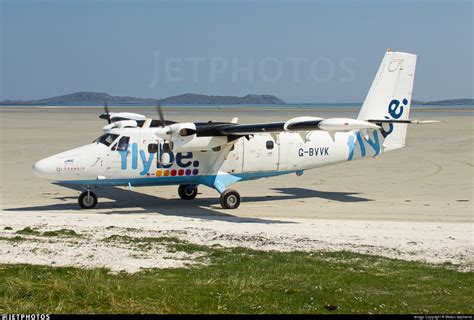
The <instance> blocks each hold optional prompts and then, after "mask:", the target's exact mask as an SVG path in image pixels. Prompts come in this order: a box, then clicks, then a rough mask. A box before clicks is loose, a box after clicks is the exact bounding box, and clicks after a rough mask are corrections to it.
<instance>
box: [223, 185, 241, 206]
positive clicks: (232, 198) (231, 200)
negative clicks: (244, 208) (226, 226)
mask: <svg viewBox="0 0 474 320" xmlns="http://www.w3.org/2000/svg"><path fill="white" fill-rule="evenodd" d="M239 205H240V194H239V193H238V192H237V191H235V190H232V189H229V190H225V191H224V192H222V193H221V206H222V208H224V209H237V208H238V207H239Z"/></svg>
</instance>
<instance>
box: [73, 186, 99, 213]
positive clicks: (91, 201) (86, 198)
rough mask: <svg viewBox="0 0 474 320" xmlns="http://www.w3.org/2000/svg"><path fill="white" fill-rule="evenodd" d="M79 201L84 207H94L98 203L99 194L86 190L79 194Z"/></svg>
mask: <svg viewBox="0 0 474 320" xmlns="http://www.w3.org/2000/svg"><path fill="white" fill-rule="evenodd" d="M77 202H79V206H80V207H81V208H82V209H93V208H94V207H95V205H96V204H97V196H96V195H95V193H94V192H92V191H90V190H86V191H84V192H82V193H81V194H80V195H79V198H78V199H77Z"/></svg>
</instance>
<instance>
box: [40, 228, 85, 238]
mask: <svg viewBox="0 0 474 320" xmlns="http://www.w3.org/2000/svg"><path fill="white" fill-rule="evenodd" d="M43 236H45V237H80V236H81V235H80V234H79V233H77V232H76V231H74V230H71V229H59V230H52V231H45V232H43Z"/></svg>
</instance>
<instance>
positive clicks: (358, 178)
mask: <svg viewBox="0 0 474 320" xmlns="http://www.w3.org/2000/svg"><path fill="white" fill-rule="evenodd" d="M100 112H101V110H100V108H90V109H82V110H79V109H74V110H72V109H61V108H49V109H28V108H24V109H17V110H15V109H6V108H4V109H0V121H1V130H0V134H1V137H0V138H1V141H2V142H1V144H0V157H1V158H0V168H1V172H0V174H1V180H0V193H1V209H2V211H1V214H0V239H1V240H0V242H1V246H0V263H32V264H46V265H56V266H59V265H72V266H85V267H95V266H105V267H108V268H111V269H112V270H115V271H119V270H125V271H129V272H135V271H138V270H140V268H149V267H179V266H183V265H185V264H189V263H190V264H192V263H193V257H192V256H182V255H180V254H179V253H175V254H174V255H173V254H171V253H169V252H166V250H161V249H160V248H158V249H157V250H156V252H154V254H153V255H150V256H147V257H141V258H139V257H137V256H136V255H134V254H133V247H130V246H121V247H118V246H115V247H114V246H110V245H107V244H104V242H103V241H102V240H103V239H104V238H106V237H108V236H110V235H114V234H121V235H129V236H137V235H141V236H143V235H148V236H159V235H162V236H163V235H166V236H175V237H178V238H180V239H183V240H187V241H189V242H193V243H198V244H209V245H212V244H218V245H222V246H246V247H250V248H255V249H260V250H280V251H290V250H303V251H320V250H322V251H340V250H345V251H352V252H361V253H369V254H376V255H381V256H386V257H391V258H397V259H403V260H416V261H425V262H429V263H451V264H454V265H457V266H459V268H461V269H465V270H467V269H470V268H472V261H473V260H472V259H473V253H474V249H473V228H472V219H473V210H472V209H473V208H472V201H473V173H474V172H473V155H474V154H473V145H474V141H473V139H474V135H473V124H474V122H473V119H474V118H473V117H472V112H470V111H469V110H467V111H466V110H457V111H456V112H445V111H434V110H425V111H418V112H417V111H414V112H412V115H411V118H416V119H437V120H443V121H444V122H442V123H439V124H433V125H426V126H411V127H410V128H409V131H408V139H407V147H406V148H404V149H402V150H398V151H395V152H391V153H387V154H384V155H382V156H381V157H378V158H376V159H369V160H363V161H356V162H350V163H344V164H341V165H338V166H332V167H326V168H321V169H316V170H312V171H307V172H305V173H304V175H303V176H301V177H296V176H294V175H291V176H281V177H275V178H270V179H262V180H257V181H249V182H242V183H237V184H235V185H234V186H233V188H235V189H237V190H238V191H239V192H240V193H241V195H242V199H243V203H242V205H241V206H240V208H239V209H237V210H231V211H229V210H222V209H221V208H220V206H219V198H218V194H217V192H216V191H215V190H212V189H209V188H206V187H201V188H200V189H199V192H200V194H199V195H198V197H197V199H196V200H195V201H191V202H183V201H180V200H179V198H178V195H177V188H176V187H174V186H173V187H156V188H155V187H153V188H135V189H134V190H133V191H129V190H128V189H126V188H108V189H100V190H98V191H97V195H98V196H99V197H100V199H99V205H98V206H97V208H96V209H95V210H92V211H83V210H80V209H79V208H78V206H77V196H78V194H79V192H78V191H77V190H74V189H69V188H64V187H61V186H57V185H54V184H51V183H49V182H48V181H45V180H41V179H39V178H36V177H35V176H34V175H33V173H32V171H31V166H32V164H33V163H34V162H35V161H36V160H39V159H41V158H44V157H46V156H49V155H51V154H55V153H58V152H60V151H64V150H67V149H70V148H73V147H76V146H79V145H83V144H86V143H88V142H90V141H92V140H93V139H94V138H96V137H97V136H99V135H100V134H101V128H102V127H103V126H104V125H105V123H104V121H103V120H100V119H98V114H99V113H100ZM139 112H143V113H145V114H147V115H150V116H154V110H153V109H147V110H139ZM165 112H166V113H165V115H166V117H167V118H169V119H170V120H177V121H185V120H188V121H189V120H193V121H207V120H209V118H210V117H211V118H212V119H213V120H216V121H217V120H224V121H229V120H230V119H231V118H232V117H234V116H238V117H239V118H240V122H242V123H245V122H266V121H275V120H284V119H289V118H291V117H294V116H299V115H317V116H321V117H328V116H331V115H332V116H338V117H346V116H347V117H352V116H354V114H355V111H352V110H323V111H319V112H317V111H314V110H313V111H308V110H299V111H295V110H276V111H257V110H243V111H238V112H233V111H230V110H212V111H202V110H201V111H199V110H190V109H187V110H175V109H172V110H165ZM269 115H270V116H269ZM6 226H9V227H12V229H13V230H4V228H5V227H6ZM27 226H30V227H36V228H39V229H40V230H42V231H46V230H57V229H61V228H67V229H72V230H75V231H76V232H78V233H81V234H83V235H84V237H82V238H81V239H80V240H77V241H69V240H64V239H62V240H61V239H58V240H57V241H55V240H49V241H45V240H44V239H42V238H41V237H38V236H28V237H26V239H27V240H28V241H22V242H20V243H13V242H12V241H8V238H11V237H14V236H15V235H16V234H15V231H16V230H19V229H22V228H24V227H27ZM86 244H87V245H86ZM162 249H163V248H162ZM160 250H161V251H160ZM111 257H113V259H111Z"/></svg>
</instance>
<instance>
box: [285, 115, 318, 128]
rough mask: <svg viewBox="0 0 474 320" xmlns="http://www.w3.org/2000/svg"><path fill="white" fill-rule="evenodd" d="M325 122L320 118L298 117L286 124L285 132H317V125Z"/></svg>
mask: <svg viewBox="0 0 474 320" xmlns="http://www.w3.org/2000/svg"><path fill="white" fill-rule="evenodd" d="M321 120H323V118H318V117H296V118H292V119H290V120H288V121H286V122H285V124H284V126H283V130H285V131H287V132H295V131H307V130H317V129H318V128H317V124H318V123H319V122H320V121H321Z"/></svg>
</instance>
